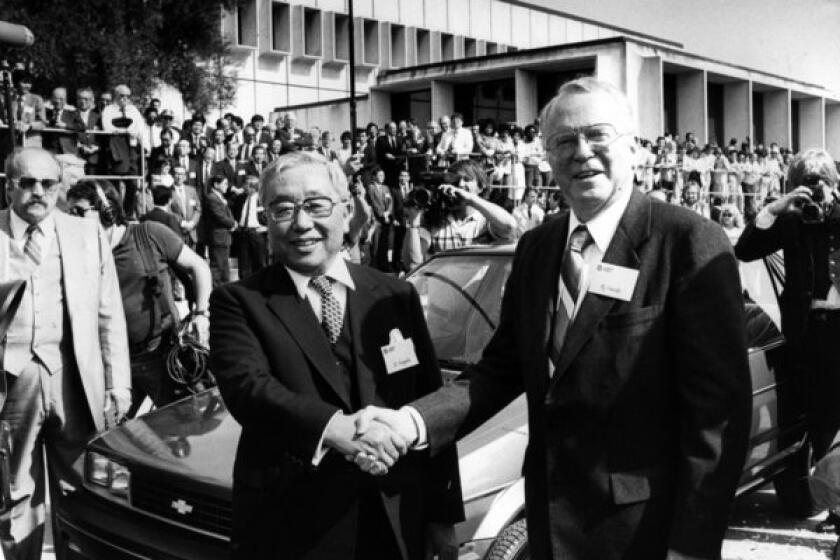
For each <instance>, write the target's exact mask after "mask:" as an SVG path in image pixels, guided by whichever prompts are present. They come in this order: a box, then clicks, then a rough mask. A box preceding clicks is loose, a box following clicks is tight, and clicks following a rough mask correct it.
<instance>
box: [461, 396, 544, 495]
mask: <svg viewBox="0 0 840 560" xmlns="http://www.w3.org/2000/svg"><path fill="white" fill-rule="evenodd" d="M527 445H528V405H527V403H526V401H525V395H520V396H519V397H518V398H516V399H515V400H514V401H513V402H512V403H510V404H509V405H508V406H507V407H505V408H504V409H502V410H501V411H500V412H499V413H498V414H496V415H495V416H493V417H492V418H491V419H490V420H488V421H487V422H485V423H484V424H482V425H481V426H480V427H478V428H477V429H476V430H475V431H473V432H472V433H470V434H468V435H467V436H466V437H464V438H462V439H460V440H459V441H458V458H459V465H460V469H461V490H462V492H463V495H464V501H465V502H469V501H470V500H473V499H477V498H480V497H483V496H486V495H488V494H491V493H493V492H495V491H498V490H500V489H502V488H504V487H506V486H508V485H509V484H511V483H513V482H515V481H516V480H517V479H518V478H519V477H520V476H521V475H522V459H523V458H524V456H525V447H526V446H527Z"/></svg>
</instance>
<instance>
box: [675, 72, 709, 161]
mask: <svg viewBox="0 0 840 560" xmlns="http://www.w3.org/2000/svg"><path fill="white" fill-rule="evenodd" d="M706 108H707V104H706V72H705V71H703V70H698V71H688V72H684V73H682V74H677V130H676V132H677V133H679V135H680V136H682V137H683V138H685V135H686V134H687V133H688V132H694V133H695V134H696V135H697V139H698V140H699V141H700V142H701V143H702V144H705V143H706V142H708V141H709V138H708V136H709V135H708V122H707V120H706V114H707V111H706Z"/></svg>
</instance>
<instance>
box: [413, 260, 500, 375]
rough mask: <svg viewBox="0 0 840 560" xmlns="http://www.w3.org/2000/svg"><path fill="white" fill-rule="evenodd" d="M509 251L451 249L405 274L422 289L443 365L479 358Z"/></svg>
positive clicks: (493, 322) (494, 316) (494, 321)
mask: <svg viewBox="0 0 840 560" xmlns="http://www.w3.org/2000/svg"><path fill="white" fill-rule="evenodd" d="M510 265H511V256H510V255H466V256H465V255H463V254H461V255H452V256H443V257H438V258H436V259H432V260H431V261H430V262H428V263H426V264H425V265H423V266H421V267H420V268H419V269H417V270H416V271H415V272H414V273H412V274H411V275H410V276H409V277H408V281H409V282H411V283H412V284H414V287H415V288H416V289H417V292H418V293H419V294H420V302H421V303H422V304H423V311H424V312H425V314H426V322H427V323H428V325H429V332H430V333H431V335H432V342H433V343H434V346H435V352H437V356H438V359H439V360H440V362H441V365H443V366H450V367H459V366H464V365H466V364H470V363H474V362H477V361H478V359H479V358H480V357H481V352H482V350H483V349H484V346H485V345H486V344H487V342H489V340H490V337H491V336H492V335H493V331H494V330H496V326H497V325H498V324H499V310H500V308H501V305H502V293H503V291H504V287H505V282H506V281H507V277H508V274H509V273H510Z"/></svg>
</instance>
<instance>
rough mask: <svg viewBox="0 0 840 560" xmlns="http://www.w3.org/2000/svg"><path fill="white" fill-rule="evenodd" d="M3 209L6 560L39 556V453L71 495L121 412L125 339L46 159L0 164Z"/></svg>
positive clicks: (109, 267) (93, 237)
mask: <svg viewBox="0 0 840 560" xmlns="http://www.w3.org/2000/svg"><path fill="white" fill-rule="evenodd" d="M5 171H6V175H7V177H8V179H9V199H10V202H11V208H10V209H7V210H3V211H2V212H0V263H2V264H0V282H8V281H12V280H25V281H26V293H25V295H24V298H23V303H22V305H21V307H20V309H19V311H18V313H17V315H16V316H15V318H14V320H13V321H12V324H11V325H10V328H9V331H8V333H7V337H6V340H5V344H4V345H3V347H2V369H3V370H5V373H4V375H2V376H0V401H4V404H3V406H2V411H0V420H5V421H7V422H9V424H10V427H11V433H12V438H13V441H12V457H11V465H12V473H11V480H12V487H11V492H12V500H13V502H15V503H16V505H15V509H14V511H13V512H12V514H11V516H10V517H5V518H4V519H3V520H2V522H0V544H2V549H3V554H4V556H5V558H7V559H15V560H17V559H24V558H26V559H32V560H35V559H37V558H40V557H41V545H42V541H43V532H44V514H45V511H44V493H45V480H44V476H45V473H44V451H45V450H46V458H47V464H48V465H49V474H50V478H51V479H53V480H59V479H60V480H62V481H64V482H67V483H68V484H70V485H73V486H80V485H81V484H82V480H80V479H79V477H78V476H77V474H76V472H75V470H74V469H73V463H74V462H75V461H76V460H77V459H78V458H79V457H80V455H81V454H82V452H83V451H84V447H85V444H86V443H87V441H88V440H89V439H90V438H91V437H92V436H93V435H94V434H95V433H97V432H101V431H102V430H103V429H104V428H105V427H106V418H110V419H111V420H113V419H118V418H120V417H122V416H123V415H125V413H126V411H127V410H128V408H129V405H130V403H131V393H130V387H131V372H130V369H129V360H128V341H127V335H126V325H125V316H124V315H123V307H122V300H121V298H120V292H119V285H118V282H117V275H116V272H115V269H114V261H113V258H112V256H111V248H110V246H109V244H108V241H107V240H106V239H105V237H104V236H103V234H102V232H101V230H100V228H99V224H97V223H96V222H94V221H91V220H82V219H79V218H76V217H72V216H68V215H66V214H62V213H61V212H57V211H55V203H56V198H57V197H58V191H59V188H60V186H61V183H60V166H59V163H58V161H57V160H56V159H55V156H53V155H52V154H50V153H49V152H47V151H46V150H42V149H40V148H24V149H22V150H20V151H18V152H16V153H15V154H13V155H12V156H10V157H9V159H7V160H6V166H5Z"/></svg>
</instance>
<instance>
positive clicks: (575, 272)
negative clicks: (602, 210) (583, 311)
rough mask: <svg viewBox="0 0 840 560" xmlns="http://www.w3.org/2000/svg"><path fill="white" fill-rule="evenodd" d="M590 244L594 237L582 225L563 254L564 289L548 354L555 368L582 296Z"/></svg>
mask: <svg viewBox="0 0 840 560" xmlns="http://www.w3.org/2000/svg"><path fill="white" fill-rule="evenodd" d="M590 243H592V236H591V235H590V234H589V230H588V229H586V226H585V225H583V224H581V225H579V226H578V227H576V228H575V230H574V231H573V232H572V235H571V236H570V237H569V242H568V243H567V244H566V250H565V252H564V253H563V261H562V263H561V265H560V278H561V279H562V281H563V287H562V288H561V289H560V290H559V294H558V295H559V299H560V302H559V304H558V305H557V308H556V309H555V312H554V333H553V335H552V337H551V348H550V349H549V352H548V357H549V358H550V359H551V362H552V363H553V364H554V367H557V363H558V360H559V358H560V351H561V350H562V349H563V342H564V341H565V339H566V333H567V332H568V330H569V325H571V323H572V319H573V318H574V311H575V303H576V302H577V300H578V295H579V294H580V276H581V273H582V272H583V264H584V261H583V251H584V250H585V249H586V247H587V246H588V245H589V244H590Z"/></svg>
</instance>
